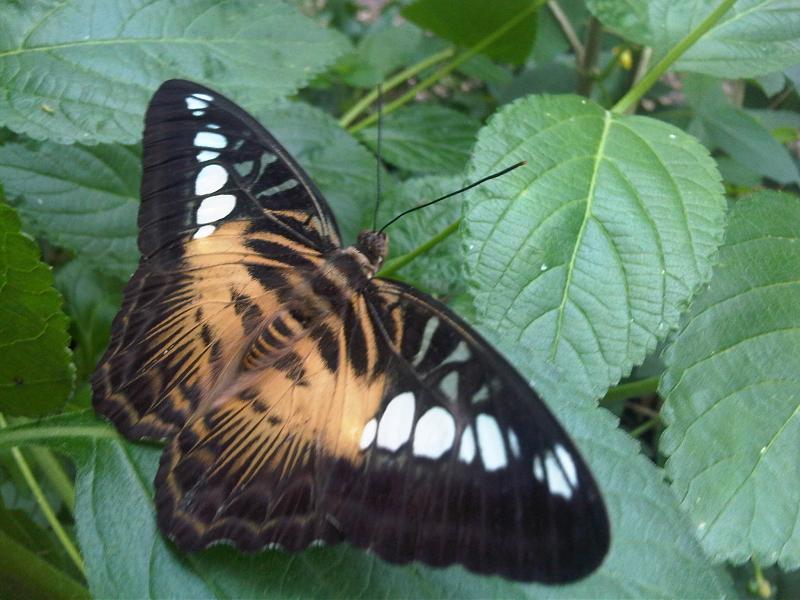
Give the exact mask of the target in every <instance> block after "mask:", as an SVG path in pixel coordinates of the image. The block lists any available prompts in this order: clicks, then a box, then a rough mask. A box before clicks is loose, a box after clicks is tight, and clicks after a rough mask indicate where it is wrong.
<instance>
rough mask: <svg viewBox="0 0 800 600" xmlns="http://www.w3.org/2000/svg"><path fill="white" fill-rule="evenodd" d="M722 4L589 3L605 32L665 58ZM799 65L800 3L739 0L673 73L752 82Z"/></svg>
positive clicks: (669, 0) (665, 0)
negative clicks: (648, 48) (688, 73)
mask: <svg viewBox="0 0 800 600" xmlns="http://www.w3.org/2000/svg"><path fill="white" fill-rule="evenodd" d="M719 3H720V2H719V0H716V1H715V2H708V0H626V1H625V2H619V0H587V6H588V7H589V10H591V11H592V12H593V13H594V14H595V15H596V16H597V17H598V18H599V19H600V20H601V21H602V22H603V24H604V25H606V26H607V27H610V28H611V29H614V30H616V31H619V32H620V33H621V34H622V35H624V36H625V37H627V38H628V39H630V40H633V41H635V42H638V43H640V44H645V45H648V46H652V47H653V48H654V50H655V56H654V59H656V60H657V59H658V58H660V57H662V56H663V55H664V54H666V53H667V52H668V51H669V50H670V49H671V48H672V47H673V46H674V45H675V44H676V43H678V42H679V41H680V40H681V39H683V38H684V37H685V36H686V35H687V34H688V33H689V32H690V31H691V30H692V29H694V28H695V27H697V26H698V25H699V24H700V23H701V22H702V21H703V20H704V19H705V18H706V17H707V16H708V15H709V13H711V12H712V11H713V10H714V9H715V8H716V7H717V6H718V5H719ZM798 62H800V6H798V4H797V1H796V0H738V1H737V2H735V3H734V4H733V6H732V7H731V8H730V10H728V12H727V13H726V14H725V15H724V16H723V17H722V19H720V20H719V21H718V22H717V24H716V25H715V26H714V27H712V28H711V30H710V31H708V32H707V33H706V34H705V35H703V36H702V37H701V38H700V40H698V41H697V43H695V44H694V46H692V47H691V48H689V50H688V51H687V52H686V53H685V54H683V56H681V58H680V59H679V60H678V62H677V63H675V69H676V70H680V71H694V72H697V73H706V74H708V75H715V76H717V77H729V78H736V77H752V76H755V75H764V74H767V73H771V72H773V71H778V70H781V69H784V68H786V67H790V66H792V65H796V64H797V63H798Z"/></svg>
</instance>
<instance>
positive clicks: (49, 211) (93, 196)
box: [0, 142, 142, 279]
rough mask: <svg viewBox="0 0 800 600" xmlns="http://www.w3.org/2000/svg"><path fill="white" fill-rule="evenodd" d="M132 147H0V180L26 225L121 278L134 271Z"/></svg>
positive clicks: (135, 174) (135, 170)
mask: <svg viewBox="0 0 800 600" xmlns="http://www.w3.org/2000/svg"><path fill="white" fill-rule="evenodd" d="M141 173H142V170H141V158H140V150H139V149H138V148H137V147H129V146H120V145H112V144H100V145H97V146H80V145H72V146H62V145H59V144H54V143H52V142H45V143H42V144H38V145H32V144H31V145H23V144H7V145H5V146H0V180H2V181H4V182H5V184H6V193H7V194H8V197H9V199H10V200H11V201H12V202H13V203H14V204H15V205H16V207H17V209H18V210H19V212H20V216H21V217H22V219H23V221H24V222H25V224H26V227H27V228H28V230H29V231H31V232H32V233H35V234H37V235H38V236H40V237H42V238H44V239H46V240H47V241H49V242H50V243H52V244H54V245H56V246H61V247H63V248H67V249H69V250H71V251H73V252H74V253H75V254H77V255H78V256H80V257H82V258H84V259H85V261H86V262H87V263H88V264H89V265H93V266H95V267H96V268H98V269H100V270H102V272H104V273H106V274H111V275H114V276H116V277H117V278H120V279H127V278H128V277H129V276H130V275H131V274H132V273H133V271H134V269H135V268H136V263H137V262H138V260H139V252H138V250H137V248H136V232H137V226H136V214H137V212H138V210H139V200H138V198H139V181H140V180H141V176H142V175H141Z"/></svg>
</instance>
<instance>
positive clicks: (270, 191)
mask: <svg viewBox="0 0 800 600" xmlns="http://www.w3.org/2000/svg"><path fill="white" fill-rule="evenodd" d="M295 186H297V180H296V179H287V180H286V181H284V182H283V183H279V184H278V185H273V186H272V187H271V188H267V189H265V190H264V191H263V192H261V194H259V196H262V195H263V196H274V195H275V194H280V193H281V192H285V191H286V190H290V189H292V188H293V187H295Z"/></svg>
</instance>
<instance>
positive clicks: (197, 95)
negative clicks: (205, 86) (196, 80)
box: [194, 93, 214, 102]
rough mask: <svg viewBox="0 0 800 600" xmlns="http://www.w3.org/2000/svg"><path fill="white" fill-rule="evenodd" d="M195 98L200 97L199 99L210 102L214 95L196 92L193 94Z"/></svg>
mask: <svg viewBox="0 0 800 600" xmlns="http://www.w3.org/2000/svg"><path fill="white" fill-rule="evenodd" d="M194 97H195V98H200V100H205V101H206V102H211V101H212V100H213V99H214V96H209V95H208V94H202V93H197V94H194Z"/></svg>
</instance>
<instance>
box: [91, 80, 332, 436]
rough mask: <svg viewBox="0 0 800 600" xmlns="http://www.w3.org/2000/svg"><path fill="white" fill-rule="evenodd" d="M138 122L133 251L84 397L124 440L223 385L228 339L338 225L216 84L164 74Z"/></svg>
mask: <svg viewBox="0 0 800 600" xmlns="http://www.w3.org/2000/svg"><path fill="white" fill-rule="evenodd" d="M145 122H146V127H145V134H144V153H143V159H142V160H143V164H144V174H143V179H142V204H141V207H140V211H139V225H140V234H139V247H140V250H141V253H142V258H141V260H140V263H139V267H138V269H137V271H136V273H135V274H134V275H133V277H132V278H131V281H130V282H129V283H128V285H127V287H126V288H125V294H124V300H123V306H122V310H121V311H120V312H119V314H118V315H117V317H116V318H115V320H114V323H113V326H112V335H111V342H110V344H109V347H108V350H107V351H106V354H105V355H104V357H103V358H102V360H101V361H100V364H99V365H98V368H97V370H96V371H95V374H94V377H93V389H94V405H95V407H96V408H97V410H98V412H100V413H101V414H103V415H105V416H106V417H108V418H110V419H111V420H112V421H113V422H114V423H115V424H116V425H117V426H118V427H119V428H120V430H121V431H122V432H123V433H125V434H126V435H127V436H129V437H131V438H132V439H136V438H139V437H149V438H157V439H165V438H167V437H169V436H170V435H172V434H174V433H175V432H176V431H177V429H179V428H180V427H181V426H182V425H183V424H184V423H185V422H186V420H187V419H188V417H189V416H190V415H191V414H192V413H194V412H195V411H197V410H199V409H200V408H201V404H202V403H203V401H204V399H206V398H211V397H212V396H213V394H214V393H217V392H215V391H214V390H217V391H219V389H220V388H223V387H225V385H227V382H226V379H230V378H231V377H233V375H234V374H235V371H236V367H235V363H236V361H237V360H239V358H240V356H239V354H240V352H241V348H242V347H243V346H246V345H247V340H248V339H249V338H250V337H252V336H253V335H254V332H255V331H256V330H257V329H260V328H263V327H265V326H266V324H267V323H269V322H270V320H271V319H272V318H274V316H275V315H276V314H277V313H279V312H280V311H281V310H285V309H286V306H285V296H286V293H287V292H288V290H290V289H291V288H292V286H293V285H294V283H295V282H296V281H297V278H298V277H301V274H302V273H303V272H304V271H306V270H309V269H315V268H316V267H317V266H318V265H319V264H321V262H322V260H323V258H324V255H325V253H326V252H328V251H330V250H331V249H333V248H335V247H337V246H338V244H339V235H338V232H337V230H336V223H335V221H334V220H333V217H332V215H331V213H330V209H329V208H328V207H327V205H326V204H325V203H324V200H322V197H321V195H320V194H319V192H318V191H317V190H316V187H314V185H313V183H311V181H310V179H309V178H308V177H307V176H306V175H305V174H304V173H303V171H302V169H301V168H300V167H299V166H298V165H297V163H296V162H295V161H294V160H293V159H292V158H291V157H290V156H289V155H288V153H287V152H286V150H284V149H283V147H282V146H280V144H279V143H278V142H277V141H275V139H274V138H272V136H271V135H269V134H268V133H267V132H266V131H265V130H264V128H263V127H261V126H260V125H258V123H256V121H255V120H254V119H252V117H250V116H249V115H247V113H245V112H244V111H243V110H242V109H241V108H239V107H237V106H236V105H235V104H233V103H232V102H230V101H229V100H226V99H225V98H224V97H222V96H220V95H219V94H217V93H216V92H212V91H210V90H207V89H206V88H203V87H201V86H198V85H196V84H192V83H189V82H185V81H169V82H166V83H165V84H163V85H162V86H161V88H160V89H159V90H158V91H157V92H156V94H155V96H154V97H153V100H152V101H151V103H150V106H149V108H148V112H147V116H146V119H145ZM223 375H224V377H223Z"/></svg>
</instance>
